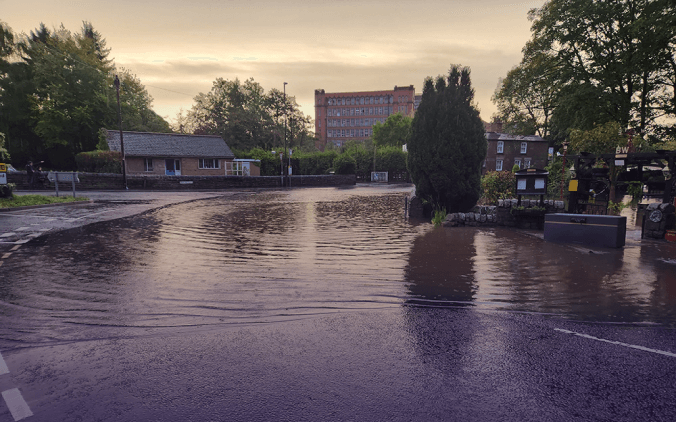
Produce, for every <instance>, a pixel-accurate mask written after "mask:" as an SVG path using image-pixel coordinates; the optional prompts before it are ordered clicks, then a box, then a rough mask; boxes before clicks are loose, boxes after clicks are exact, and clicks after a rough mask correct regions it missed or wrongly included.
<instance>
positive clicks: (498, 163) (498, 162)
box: [495, 159, 502, 171]
mask: <svg viewBox="0 0 676 422" xmlns="http://www.w3.org/2000/svg"><path fill="white" fill-rule="evenodd" d="M495 171H502V159H497V160H495Z"/></svg>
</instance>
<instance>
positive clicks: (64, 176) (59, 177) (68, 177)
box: [47, 171, 80, 198]
mask: <svg viewBox="0 0 676 422" xmlns="http://www.w3.org/2000/svg"><path fill="white" fill-rule="evenodd" d="M47 179H49V181H50V182H54V188H55V189H56V196H59V182H71V183H72V184H73V198H75V182H78V183H80V179H78V177H77V173H75V172H72V173H59V172H58V171H50V172H49V174H48V175H47Z"/></svg>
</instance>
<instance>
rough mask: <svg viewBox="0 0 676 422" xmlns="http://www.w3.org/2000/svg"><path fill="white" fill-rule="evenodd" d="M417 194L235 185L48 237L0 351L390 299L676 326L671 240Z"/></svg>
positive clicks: (10, 283)
mask: <svg viewBox="0 0 676 422" xmlns="http://www.w3.org/2000/svg"><path fill="white" fill-rule="evenodd" d="M409 193H410V189H409V188H397V187H385V188H373V187H358V188H350V189H334V188H326V189H306V190H291V191H289V192H262V193H241V194H238V195H235V196H229V197H223V198H215V199H208V200H202V201H196V202H190V203H186V204H179V205H175V206H171V207H167V208H163V209H160V210H157V211H153V212H150V213H146V214H143V215H139V216H135V217H131V218H125V219H121V220H116V221H112V222H103V223H98V224H93V225H89V226H85V227H84V228H80V229H72V230H67V231H63V232H59V233H55V234H51V235H47V236H43V237H41V238H39V239H38V240H37V241H34V242H32V243H29V244H27V245H24V246H23V247H22V248H21V249H20V250H19V251H17V252H16V253H15V255H14V257H13V259H11V260H7V262H5V265H4V266H3V272H4V274H5V275H11V276H8V277H2V281H0V320H2V321H3V324H1V327H2V328H0V349H6V348H11V347H21V346H26V345H36V344H41V343H44V342H50V341H69V340H77V339H83V338H90V337H92V336H95V337H115V336H134V335H141V334H145V333H147V332H148V330H151V329H163V328H171V329H176V328H181V327H196V326H209V325H223V324H241V323H252V322H253V323H267V322H275V321H282V320H287V319H293V318H298V317H305V316H311V315H322V314H331V313H339V312H350V311H355V310H369V309H382V308H391V307H394V308H401V307H471V308H474V309H480V310H485V311H508V312H519V313H534V314H544V315H550V316H553V317H557V318H563V319H568V320H577V321H592V322H603V323H639V324H658V325H662V326H665V327H676V245H674V244H669V243H663V242H651V241H643V242H641V241H640V240H638V239H636V237H637V236H636V233H634V234H633V235H632V234H630V235H629V236H628V241H627V246H626V247H625V248H623V249H618V250H613V249H603V250H589V249H586V248H583V247H576V246H571V245H561V244H554V243H548V242H545V241H544V240H542V239H541V238H540V237H538V236H534V235H532V234H529V233H525V232H520V231H516V230H511V229H504V228H491V229H475V228H433V227H432V226H431V225H430V224H429V223H428V222H425V221H422V222H421V221H408V220H406V219H405V218H404V214H403V204H404V197H405V196H406V195H407V194H409ZM632 236H633V239H632ZM9 321H11V323H9Z"/></svg>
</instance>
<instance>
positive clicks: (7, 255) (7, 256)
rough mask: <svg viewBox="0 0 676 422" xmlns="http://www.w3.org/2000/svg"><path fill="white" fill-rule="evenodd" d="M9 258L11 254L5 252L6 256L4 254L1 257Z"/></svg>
mask: <svg viewBox="0 0 676 422" xmlns="http://www.w3.org/2000/svg"><path fill="white" fill-rule="evenodd" d="M10 256H12V253H11V252H7V253H6V254H4V255H3V256H2V259H7V258H9V257H10Z"/></svg>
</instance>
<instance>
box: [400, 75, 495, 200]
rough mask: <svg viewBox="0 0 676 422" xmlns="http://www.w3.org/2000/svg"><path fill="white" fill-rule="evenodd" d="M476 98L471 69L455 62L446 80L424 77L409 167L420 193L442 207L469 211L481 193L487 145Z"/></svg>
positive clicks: (417, 192)
mask: <svg viewBox="0 0 676 422" xmlns="http://www.w3.org/2000/svg"><path fill="white" fill-rule="evenodd" d="M473 98H474V89H472V85H471V81H470V70H469V68H466V67H460V66H457V65H453V66H451V69H450V72H449V74H448V77H447V78H444V77H442V76H439V77H438V78H437V79H436V81H434V80H433V79H432V78H427V79H426V80H425V85H424V89H423V95H422V100H421V102H420V107H419V108H418V110H417V111H416V114H415V117H414V118H413V128H412V135H411V141H410V143H409V146H408V151H409V154H408V167H409V171H410V172H411V179H412V180H413V183H415V185H416V194H417V195H419V196H420V197H422V198H423V199H425V200H427V201H429V202H430V203H431V204H432V206H433V207H434V208H435V209H437V210H441V209H443V208H445V209H446V210H447V211H448V212H457V211H467V210H469V209H471V208H472V207H473V206H474V205H475V204H476V202H477V200H478V199H479V197H480V195H481V164H482V162H483V160H484V159H485V157H486V151H487V148H488V143H487V141H486V137H485V135H484V126H483V122H482V121H481V118H480V117H479V111H478V110H477V109H476V108H475V106H474V104H473Z"/></svg>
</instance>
